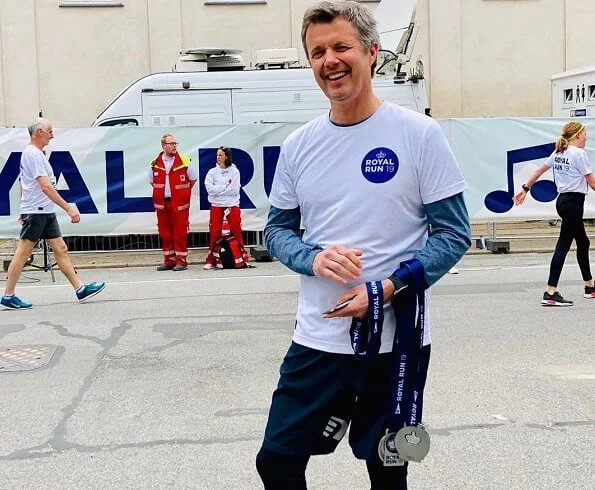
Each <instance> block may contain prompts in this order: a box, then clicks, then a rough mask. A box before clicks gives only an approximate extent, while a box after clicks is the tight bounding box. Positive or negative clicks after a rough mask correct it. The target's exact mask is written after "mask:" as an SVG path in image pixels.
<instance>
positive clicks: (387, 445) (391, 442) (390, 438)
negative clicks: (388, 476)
mask: <svg viewBox="0 0 595 490" xmlns="http://www.w3.org/2000/svg"><path fill="white" fill-rule="evenodd" d="M395 437H396V433H395V432H387V433H386V434H385V435H384V436H383V437H382V439H380V442H379V443H378V456H379V457H380V461H382V464H383V465H384V466H403V465H404V464H405V461H403V460H402V459H401V458H399V454H398V453H397V448H396V446H395Z"/></svg>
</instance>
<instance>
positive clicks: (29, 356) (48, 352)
mask: <svg viewBox="0 0 595 490" xmlns="http://www.w3.org/2000/svg"><path fill="white" fill-rule="evenodd" d="M56 349H57V347H56V346H55V345H13V346H12V347H0V373H5V372H13V371H31V370H33V369H37V368H40V367H43V366H45V365H47V363H48V362H50V359H51V358H52V356H53V355H54V352H56Z"/></svg>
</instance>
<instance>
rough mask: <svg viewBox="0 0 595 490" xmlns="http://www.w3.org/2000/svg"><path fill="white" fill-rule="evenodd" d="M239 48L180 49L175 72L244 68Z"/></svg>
mask: <svg viewBox="0 0 595 490" xmlns="http://www.w3.org/2000/svg"><path fill="white" fill-rule="evenodd" d="M241 52H242V51H241V50H239V49H227V48H194V49H185V50H182V51H180V54H179V56H178V61H177V62H176V64H175V65H174V67H173V70H172V71H174V72H191V71H224V70H225V71H229V70H243V69H244V68H245V66H246V64H245V63H244V60H243V59H242V57H241V56H240V53H241Z"/></svg>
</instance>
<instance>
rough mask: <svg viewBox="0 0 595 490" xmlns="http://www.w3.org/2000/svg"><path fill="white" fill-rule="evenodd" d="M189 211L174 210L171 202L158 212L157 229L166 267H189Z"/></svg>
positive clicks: (167, 202) (167, 201) (168, 201)
mask: <svg viewBox="0 0 595 490" xmlns="http://www.w3.org/2000/svg"><path fill="white" fill-rule="evenodd" d="M189 211H190V209H189V208H186V209H183V210H182V211H178V210H174V209H173V207H172V204H171V201H170V200H166V201H165V208H164V209H158V210H157V229H158V230H159V238H161V250H162V251H163V263H164V264H165V265H168V266H172V265H176V264H177V265H183V266H186V265H187V263H186V260H187V258H188V212H189Z"/></svg>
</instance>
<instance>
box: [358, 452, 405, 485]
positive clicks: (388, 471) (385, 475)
mask: <svg viewBox="0 0 595 490" xmlns="http://www.w3.org/2000/svg"><path fill="white" fill-rule="evenodd" d="M366 468H367V469H368V476H369V477H370V490H407V463H405V464H404V465H403V466H389V467H385V466H384V465H383V464H382V462H381V461H380V458H378V457H376V458H371V459H368V460H366Z"/></svg>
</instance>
